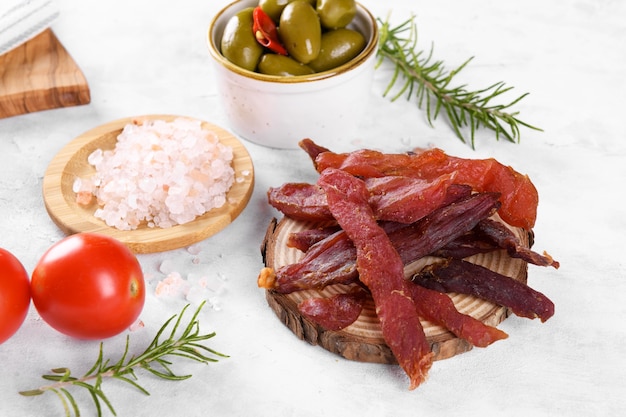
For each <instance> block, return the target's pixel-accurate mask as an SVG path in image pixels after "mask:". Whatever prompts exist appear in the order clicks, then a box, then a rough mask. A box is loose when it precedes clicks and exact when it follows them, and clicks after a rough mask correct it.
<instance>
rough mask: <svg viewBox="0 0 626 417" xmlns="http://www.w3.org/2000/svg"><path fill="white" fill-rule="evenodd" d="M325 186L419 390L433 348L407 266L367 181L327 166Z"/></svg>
mask: <svg viewBox="0 0 626 417" xmlns="http://www.w3.org/2000/svg"><path fill="white" fill-rule="evenodd" d="M318 184H319V185H320V186H321V187H322V188H324V191H326V195H327V198H328V206H329V208H330V210H331V212H332V213H333V216H334V217H335V219H337V222H338V223H339V225H340V226H341V227H342V229H343V230H344V231H345V232H346V234H347V235H348V236H349V237H350V239H351V240H352V241H353V242H354V245H355V247H356V249H357V261H356V262H357V269H358V271H359V279H360V280H361V282H363V283H364V284H365V285H366V286H367V287H368V288H369V290H370V292H371V294H372V298H373V299H374V304H375V306H376V313H377V315H378V318H379V320H380V325H381V330H382V334H383V338H384V339H385V342H386V343H387V345H388V346H389V348H390V349H391V351H392V352H393V354H394V356H395V358H396V360H397V361H398V364H399V365H400V367H401V368H402V369H403V370H404V371H405V372H406V374H407V375H408V376H409V379H410V389H415V388H417V386H419V385H420V384H421V383H422V382H423V381H424V380H425V378H426V376H427V373H428V370H429V369H430V367H431V366H432V362H433V356H434V354H433V352H431V350H430V345H429V343H428V341H427V340H426V335H425V334H424V329H423V328H422V324H421V322H420V318H419V316H418V315H417V312H416V307H415V303H414V302H413V299H412V297H411V290H410V285H411V284H410V283H409V282H408V281H406V280H405V279H404V264H403V263H402V259H401V258H400V256H399V255H398V253H397V252H396V250H395V249H394V248H393V246H392V244H391V242H390V240H389V237H388V236H387V234H386V233H385V231H384V230H383V229H382V228H381V227H380V226H379V225H378V223H377V222H376V218H375V217H374V213H373V212H372V209H371V208H370V206H369V204H368V191H367V188H366V187H365V184H364V183H363V182H362V181H361V180H359V179H358V178H355V177H354V176H352V175H350V174H348V173H345V172H343V171H339V170H333V169H330V170H325V171H323V172H322V173H321V175H320V178H319V180H318Z"/></svg>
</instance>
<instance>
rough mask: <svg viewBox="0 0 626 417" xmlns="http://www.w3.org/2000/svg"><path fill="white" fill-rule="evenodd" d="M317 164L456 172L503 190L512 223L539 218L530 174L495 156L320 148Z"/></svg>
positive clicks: (367, 170) (390, 171)
mask: <svg viewBox="0 0 626 417" xmlns="http://www.w3.org/2000/svg"><path fill="white" fill-rule="evenodd" d="M315 166H316V169H317V170H318V172H321V171H323V170H324V169H326V168H336V169H341V170H344V171H346V172H349V173H350V174H352V175H355V176H358V177H361V178H371V177H384V176H387V175H399V176H407V177H415V178H422V179H425V180H433V179H435V178H438V177H440V176H441V175H444V174H451V173H455V174H456V178H455V182H456V183H459V184H467V185H471V186H472V188H473V189H474V190H475V191H479V192H480V191H489V192H499V193H500V194H501V197H500V199H501V202H502V208H501V210H500V216H501V217H502V219H503V220H504V221H505V222H507V223H508V224H510V225H512V226H516V227H522V228H524V229H526V230H531V229H532V228H533V226H534V224H535V221H536V218H537V205H538V203H539V194H538V192H537V189H536V188H535V186H534V185H533V183H532V182H531V181H530V179H529V178H528V176H526V175H523V174H520V173H519V172H517V171H515V170H514V169H513V168H511V167H510V166H505V165H503V164H501V163H499V162H498V161H496V160H495V159H493V158H489V159H465V158H458V157H453V156H449V155H446V154H445V152H443V151H442V150H441V149H436V148H435V149H428V150H424V151H416V152H410V153H404V154H386V153H382V152H378V151H375V150H370V149H361V150H357V151H353V152H349V153H342V154H338V153H334V152H330V151H327V152H320V153H319V154H317V156H316V157H315Z"/></svg>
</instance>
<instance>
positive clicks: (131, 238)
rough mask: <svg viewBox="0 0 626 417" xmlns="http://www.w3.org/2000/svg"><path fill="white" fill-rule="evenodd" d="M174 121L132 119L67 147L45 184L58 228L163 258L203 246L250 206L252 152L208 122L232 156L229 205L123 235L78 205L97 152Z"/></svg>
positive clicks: (54, 162)
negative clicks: (138, 123)
mask: <svg viewBox="0 0 626 417" xmlns="http://www.w3.org/2000/svg"><path fill="white" fill-rule="evenodd" d="M178 117H184V116H175V115H147V116H137V117H128V118H124V119H119V120H115V121H112V122H109V123H106V124H104V125H101V126H98V127H96V128H94V129H92V130H89V131H88V132H85V133H83V134H82V135H80V136H79V137H77V138H75V139H74V140H72V141H71V142H69V143H68V144H67V145H66V146H65V147H64V148H63V149H61V151H59V153H58V154H57V155H56V156H55V157H54V158H53V160H52V161H51V162H50V164H49V165H48V169H47V170H46V173H45V175H44V178H43V198H44V203H45V206H46V210H47V211H48V214H49V215H50V217H51V219H52V220H53V221H54V223H55V224H56V225H57V226H58V227H59V228H60V229H61V230H63V231H64V232H65V233H67V234H73V233H78V232H92V233H102V234H106V235H108V236H112V237H114V238H116V239H118V240H119V241H121V242H122V243H124V244H126V246H128V247H129V248H130V250H132V251H133V252H135V253H151V252H162V251H166V250H171V249H177V248H181V247H185V246H189V245H191V244H193V243H197V242H199V241H201V240H204V239H206V238H208V237H210V236H212V235H214V234H216V233H217V232H219V231H221V230H222V229H224V228H225V227H227V226H228V225H230V224H231V223H232V222H233V221H234V220H235V218H237V216H239V214H240V213H241V212H242V211H243V209H244V208H245V207H246V205H247V204H248V201H249V200H250V197H251V196H252V191H253V188H254V167H253V165H252V160H251V158H250V155H249V154H248V151H247V150H246V148H245V147H244V146H243V144H242V143H241V142H240V141H239V140H238V139H237V138H236V137H235V136H233V135H232V134H231V133H229V132H228V131H226V130H224V129H222V128H220V127H219V126H215V125H213V124H211V123H208V122H202V127H203V128H204V129H208V130H211V131H213V132H215V133H216V134H217V136H218V138H219V140H220V142H221V143H222V144H224V145H226V146H229V147H231V148H232V150H233V163H232V166H233V169H234V171H235V182H234V183H233V185H232V187H231V188H230V190H229V191H228V193H227V194H226V204H224V205H223V206H222V207H219V208H214V209H212V210H210V211H209V212H207V213H205V214H204V215H202V216H199V217H197V218H196V219H195V220H194V221H192V222H189V223H185V224H179V225H176V226H173V227H169V228H160V227H148V226H147V225H140V226H139V228H137V229H136V230H131V231H124V230H119V229H116V228H114V227H109V226H107V224H106V223H105V222H104V221H102V220H100V219H99V218H97V217H94V215H93V214H94V211H95V210H96V208H97V204H96V202H93V203H92V204H91V205H89V206H82V205H80V204H78V203H77V202H76V193H75V192H74V191H73V189H72V186H73V184H74V181H75V179H76V178H77V177H80V178H85V177H89V176H91V175H92V174H94V173H95V168H94V167H93V166H91V165H90V164H89V163H88V162H87V157H88V156H89V155H90V154H91V153H92V152H93V151H95V150H96V149H98V148H100V149H103V150H106V149H113V148H114V147H115V144H116V142H117V137H118V135H119V134H120V133H121V132H122V129H123V128H124V126H126V125H127V124H129V123H132V122H133V120H146V119H153V120H165V121H171V120H174V119H176V118H178Z"/></svg>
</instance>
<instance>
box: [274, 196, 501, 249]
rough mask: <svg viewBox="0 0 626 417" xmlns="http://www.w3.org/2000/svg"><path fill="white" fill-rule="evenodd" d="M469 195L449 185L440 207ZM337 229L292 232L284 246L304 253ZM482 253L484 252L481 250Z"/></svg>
mask: <svg viewBox="0 0 626 417" xmlns="http://www.w3.org/2000/svg"><path fill="white" fill-rule="evenodd" d="M471 194H472V188H471V187H469V186H466V185H459V184H451V185H450V187H448V190H447V192H446V198H445V200H444V202H443V204H442V205H441V207H445V206H448V205H450V204H452V203H455V202H458V201H461V200H463V199H466V198H467V197H469V196H470V195H471ZM398 227H402V225H400V224H398ZM339 229H340V228H339V226H336V225H335V226H327V227H318V228H314V229H305V230H299V231H297V232H292V233H290V234H289V237H288V238H287V243H286V244H287V246H289V247H291V248H296V249H298V250H300V251H302V252H306V251H307V250H308V249H309V248H310V247H311V246H313V245H314V244H316V243H317V242H319V241H320V240H323V239H325V238H327V237H328V236H330V235H331V234H333V233H335V232H336V231H338V230H339ZM389 229H390V227H389V224H387V229H386V230H389ZM476 239H478V238H476ZM489 242H491V240H490V241H489ZM451 244H452V243H451ZM457 245H458V243H457ZM468 245H469V242H468V243H466V246H468ZM490 246H491V247H492V248H494V249H496V248H497V247H496V246H494V245H493V243H490ZM447 250H448V251H450V250H453V248H452V247H449V248H448V249H447ZM482 252H485V251H484V250H483V251H482ZM474 253H477V252H474ZM466 256H469V255H466ZM443 257H448V256H443Z"/></svg>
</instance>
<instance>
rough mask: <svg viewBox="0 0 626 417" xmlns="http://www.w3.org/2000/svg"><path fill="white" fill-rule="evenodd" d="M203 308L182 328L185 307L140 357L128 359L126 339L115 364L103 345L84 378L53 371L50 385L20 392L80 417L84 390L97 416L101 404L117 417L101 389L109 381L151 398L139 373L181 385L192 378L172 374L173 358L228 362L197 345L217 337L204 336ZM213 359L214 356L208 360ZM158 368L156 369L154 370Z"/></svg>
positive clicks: (160, 331) (59, 370)
mask: <svg viewBox="0 0 626 417" xmlns="http://www.w3.org/2000/svg"><path fill="white" fill-rule="evenodd" d="M203 306H204V303H202V304H201V305H200V306H199V307H198V309H197V310H196V311H195V313H194V314H193V316H192V317H191V319H190V320H189V322H188V323H187V324H186V325H185V326H184V328H182V329H180V328H181V326H182V320H183V316H184V314H185V311H186V310H187V308H188V307H189V305H186V306H185V307H184V308H183V309H182V311H181V312H180V314H178V315H174V316H172V317H170V318H169V319H168V320H167V321H166V322H165V324H163V326H161V328H160V329H159V330H158V332H157V334H156V336H155V337H154V339H153V340H152V342H151V343H150V345H149V346H148V347H147V348H146V349H145V350H144V351H143V352H142V353H141V354H139V355H138V356H136V357H135V356H132V357H128V352H129V345H130V343H129V337H128V336H127V337H126V345H125V348H124V352H123V353H122V356H121V358H120V359H119V360H117V361H116V362H112V361H111V360H109V359H107V360H104V354H103V343H100V349H99V352H98V357H97V358H96V361H95V362H94V364H93V366H92V367H91V368H90V369H89V371H87V372H86V373H85V374H84V375H83V376H82V377H75V376H73V375H72V371H71V370H70V369H69V368H65V367H64V368H54V369H52V374H51V375H42V378H43V379H44V380H46V381H52V383H51V384H49V385H44V386H42V387H39V388H36V389H32V390H25V391H21V392H20V394H21V395H24V396H31V397H32V396H37V395H41V394H44V393H46V392H52V393H54V394H55V395H56V396H57V397H58V398H59V399H60V401H61V403H62V406H63V409H64V411H65V415H66V416H72V415H74V416H80V409H79V406H78V403H77V402H76V400H75V398H74V395H73V394H72V392H71V389H72V388H76V389H78V388H82V389H85V390H87V391H88V392H89V394H90V396H91V399H92V401H93V404H94V406H95V408H96V413H97V415H98V416H102V412H103V411H102V403H104V404H105V405H106V407H107V408H108V409H109V411H110V412H111V413H112V414H113V415H116V412H115V409H114V408H113V404H112V402H111V401H110V399H109V398H108V396H107V395H106V394H105V393H104V391H103V389H102V385H103V382H104V381H105V380H109V379H116V380H118V381H122V382H125V383H127V384H129V385H131V386H133V387H135V388H136V389H137V390H138V391H139V392H141V393H143V394H145V395H150V393H149V392H148V391H147V390H146V389H145V388H144V387H142V386H141V385H140V384H139V383H138V382H137V375H136V374H135V370H136V369H143V370H145V371H147V372H149V373H150V374H152V375H154V376H157V377H159V378H162V379H165V380H170V381H181V380H184V379H188V378H191V374H187V375H178V374H177V373H176V372H174V370H172V368H171V365H172V362H170V361H169V360H168V358H171V357H174V358H176V357H181V358H186V359H189V360H193V361H196V362H201V363H205V364H206V363H209V362H217V361H218V359H217V358H216V357H222V358H227V357H228V356H227V355H224V354H222V353H219V352H217V351H215V350H213V349H210V348H209V347H207V346H205V345H202V344H200V343H198V342H200V341H203V340H207V339H210V338H212V337H214V336H215V333H209V334H201V333H200V324H199V321H198V314H199V313H200V310H201V309H202V307H203ZM168 332H169V336H168V338H167V339H165V340H162V341H161V340H160V339H161V337H162V336H163V335H164V334H167V333H168ZM209 355H211V356H209ZM155 366H156V368H155Z"/></svg>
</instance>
